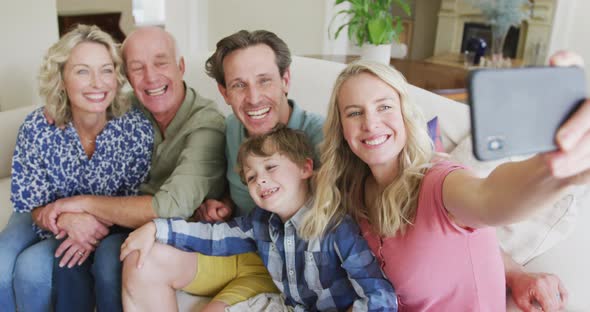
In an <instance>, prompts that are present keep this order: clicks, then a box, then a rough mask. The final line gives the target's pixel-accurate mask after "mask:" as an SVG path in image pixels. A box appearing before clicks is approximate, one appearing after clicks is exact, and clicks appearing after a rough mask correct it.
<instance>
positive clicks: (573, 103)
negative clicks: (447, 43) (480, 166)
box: [467, 67, 586, 160]
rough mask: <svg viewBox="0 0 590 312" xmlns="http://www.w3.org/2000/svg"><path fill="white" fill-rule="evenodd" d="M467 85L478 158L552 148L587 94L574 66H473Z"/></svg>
mask: <svg viewBox="0 0 590 312" xmlns="http://www.w3.org/2000/svg"><path fill="white" fill-rule="evenodd" d="M467 88H468V93H469V104H470V106H471V131H472V139H473V152H474V155H475V157H476V158H477V159H479V160H493V159H498V158H504V157H509V156H514V155H524V154H532V153H539V152H547V151H551V150H555V149H556V148H557V146H556V144H555V134H556V132H557V130H558V129H559V127H560V126H561V125H562V124H563V123H564V122H565V121H566V120H567V119H568V118H569V117H570V116H571V114H572V113H573V112H574V111H575V110H576V109H577V108H578V106H579V105H580V104H581V103H582V102H583V101H584V99H585V98H586V81H585V77H584V71H583V69H581V68H579V67H526V68H510V69H478V70H474V71H472V72H471V73H470V75H469V77H468V83H467Z"/></svg>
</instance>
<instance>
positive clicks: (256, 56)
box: [123, 30, 324, 311]
mask: <svg viewBox="0 0 590 312" xmlns="http://www.w3.org/2000/svg"><path fill="white" fill-rule="evenodd" d="M290 65H291V53H290V51H289V48H288V47H287V45H286V44H285V42H284V41H283V40H281V39H280V38H279V37H278V36H276V35H275V34H274V33H272V32H269V31H265V30H259V31H254V32H248V31H245V30H242V31H239V32H237V33H234V34H232V35H230V36H228V37H225V38H223V39H221V40H220V41H219V42H218V43H217V49H216V51H215V53H214V54H213V55H212V56H211V57H210V58H209V60H208V61H207V64H206V70H207V73H208V74H209V75H210V76H211V77H213V78H215V80H216V81H217V83H218V88H219V91H220V92H221V94H222V96H223V97H224V99H225V101H226V102H227V104H228V105H230V106H231V107H232V110H233V114H232V115H230V116H229V117H228V118H227V119H226V146H225V147H226V158H228V164H227V171H226V175H227V179H228V181H229V182H230V188H229V189H230V196H231V199H230V198H227V199H225V200H223V201H218V200H215V199H209V200H207V201H206V202H205V203H204V204H203V205H201V206H200V208H199V210H198V211H199V212H198V213H197V218H198V219H202V220H207V221H220V220H223V219H225V218H228V217H230V216H231V211H232V210H233V212H234V213H233V215H234V216H244V215H246V214H248V213H249V212H250V211H251V210H252V209H253V208H254V207H255V204H254V202H253V201H252V199H251V198H250V195H249V193H248V188H247V187H246V185H244V184H243V183H242V182H241V181H240V177H239V175H238V174H237V173H236V172H235V171H234V167H235V165H236V162H237V152H238V148H239V146H240V144H241V143H242V141H244V140H245V139H246V138H247V136H249V135H256V134H263V133H267V132H269V131H270V130H271V129H273V128H274V127H275V126H276V125H277V124H278V123H279V122H280V123H284V124H286V125H287V127H289V128H294V129H299V130H303V131H304V132H305V133H306V135H307V136H308V137H310V139H311V143H312V144H313V145H314V146H317V144H318V143H319V142H320V141H321V140H322V138H323V137H322V125H323V121H324V120H323V118H322V117H320V116H318V115H315V114H311V113H308V112H305V111H304V110H302V109H301V108H300V107H299V106H297V105H296V104H295V102H294V101H292V100H289V99H287V94H288V92H289V87H290V83H291V71H290V68H289V66H290ZM315 155H316V157H315V158H316V159H314V160H315V161H316V162H317V161H318V160H317V158H318V157H317V152H316V153H315ZM232 202H235V206H234V204H233V203H232ZM195 255H196V258H197V259H196V260H195V258H194V257H195ZM154 258H155V259H154ZM159 260H162V261H164V260H165V263H166V264H167V265H156V263H160V262H159ZM138 261H139V262H141V263H143V266H144V267H149V269H141V270H139V269H137V268H136V267H135V266H136V264H137V263H138ZM169 267H179V268H187V269H191V271H190V273H188V272H186V271H185V272H184V273H182V274H176V273H177V270H168V268H169ZM192 268H196V271H197V272H195V274H193V273H192V270H193V269H192ZM123 272H124V306H125V309H126V310H129V309H137V310H144V309H146V308H147V307H149V308H150V309H154V308H155V307H159V308H160V309H166V308H169V307H170V306H173V305H174V304H175V302H176V301H175V298H173V296H168V295H167V296H166V297H165V298H166V300H162V297H161V294H162V293H166V294H170V293H173V292H172V290H174V289H184V290H185V291H187V292H189V293H192V294H197V295H205V296H214V298H213V301H212V302H211V303H209V305H208V306H207V307H206V309H207V310H208V311H211V310H218V311H221V310H223V309H224V308H225V307H226V306H229V305H233V304H235V303H237V302H240V301H243V300H246V299H248V298H250V297H253V296H254V295H257V294H259V293H262V292H278V290H277V289H276V287H275V286H274V283H273V282H272V279H271V278H270V275H269V274H268V271H267V270H266V268H265V267H264V264H263V263H262V260H261V259H260V257H259V256H258V255H257V254H256V253H247V254H242V255H237V256H231V257H208V256H205V255H202V254H198V253H197V254H195V253H193V254H191V253H187V252H183V251H180V250H176V249H173V248H171V247H169V246H164V245H161V244H156V245H155V246H154V248H153V250H152V251H151V252H150V256H149V257H145V255H141V256H140V258H139V259H138V258H137V253H133V254H131V255H129V257H128V258H127V259H126V260H125V266H124V271H123ZM191 278H192V280H188V279H191ZM187 280H188V281H187ZM156 293H157V294H159V295H160V297H158V296H150V294H156ZM150 298H154V300H150ZM156 298H158V299H157V300H156ZM152 301H153V302H152ZM155 309H158V308H155Z"/></svg>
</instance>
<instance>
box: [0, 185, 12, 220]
mask: <svg viewBox="0 0 590 312" xmlns="http://www.w3.org/2000/svg"><path fill="white" fill-rule="evenodd" d="M10 214H12V203H11V202H10V178H3V179H0V230H1V229H3V228H4V226H5V225H6V223H8V218H9V217H10Z"/></svg>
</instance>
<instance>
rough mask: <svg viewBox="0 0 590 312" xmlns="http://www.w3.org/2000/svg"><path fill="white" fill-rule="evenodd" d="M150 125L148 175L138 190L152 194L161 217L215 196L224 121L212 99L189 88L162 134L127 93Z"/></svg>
mask: <svg viewBox="0 0 590 312" xmlns="http://www.w3.org/2000/svg"><path fill="white" fill-rule="evenodd" d="M132 101H133V104H134V105H137V106H138V107H141V109H142V111H143V112H144V113H145V114H146V116H147V117H148V119H149V120H150V122H151V123H152V126H153V127H154V135H155V137H154V150H153V153H152V167H151V170H150V173H149V176H148V179H147V181H146V182H145V183H143V184H142V185H141V186H140V188H139V190H140V192H141V193H143V194H150V195H153V199H152V206H153V208H154V211H155V212H156V214H157V215H158V216H159V217H161V218H170V217H182V218H187V217H189V216H191V215H192V214H193V212H194V210H195V209H196V208H197V207H198V206H199V205H200V204H201V203H202V202H203V200H204V199H206V198H220V197H221V196H222V195H223V192H224V189H225V186H226V181H225V167H226V161H225V152H224V146H225V125H224V118H223V115H221V113H219V111H218V110H217V108H216V105H215V102H213V101H212V100H209V99H206V98H203V97H201V96H200V95H199V94H198V93H197V92H196V91H195V90H194V89H192V88H186V95H185V98H184V101H183V103H182V105H181V106H180V108H179V110H178V112H177V113H176V115H175V116H174V119H172V121H171V122H170V125H169V126H168V127H167V128H166V132H165V133H164V135H162V132H161V130H160V127H159V126H158V123H157V122H156V120H155V119H154V117H153V116H152V114H151V113H150V112H149V111H148V110H147V109H146V108H145V107H143V105H141V104H140V102H139V100H138V99H137V98H136V97H135V96H132Z"/></svg>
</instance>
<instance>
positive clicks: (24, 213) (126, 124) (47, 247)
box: [0, 25, 153, 311]
mask: <svg viewBox="0 0 590 312" xmlns="http://www.w3.org/2000/svg"><path fill="white" fill-rule="evenodd" d="M124 83H125V77H124V75H123V71H122V59H121V56H120V52H119V49H118V45H117V44H116V43H115V42H114V41H113V39H112V38H111V37H110V35H108V34H107V33H105V32H103V31H101V30H100V29H99V28H98V27H96V26H86V25H79V26H78V27H77V28H75V29H73V30H72V31H70V32H69V33H67V34H66V35H64V36H63V37H62V38H61V39H60V40H59V41H58V42H57V43H55V44H54V45H53V46H51V47H50V48H49V50H48V52H47V54H46V56H45V58H44V60H43V64H42V66H41V71H40V75H39V85H40V94H41V97H42V98H43V99H44V100H45V104H46V105H45V109H44V108H39V109H36V110H35V111H33V112H32V113H31V114H29V115H28V116H27V118H26V119H25V121H24V123H23V125H22V126H21V128H20V130H19V134H18V137H17V144H16V149H15V152H14V156H13V164H12V180H11V201H12V203H13V206H14V211H15V212H14V213H13V215H12V216H11V219H10V221H9V224H8V225H7V227H6V228H5V229H4V230H3V231H2V233H0V279H1V280H0V303H1V304H2V309H3V311H14V310H18V311H49V310H50V309H51V304H52V295H51V293H52V285H51V281H52V275H53V279H54V285H53V288H54V290H55V293H56V300H55V310H56V311H62V310H71V311H93V310H94V306H95V297H96V298H98V300H97V302H96V307H97V308H98V310H99V311H117V310H121V298H120V289H121V286H120V271H121V266H120V263H119V261H118V252H119V246H120V244H121V243H122V242H123V241H124V240H125V238H126V236H127V233H128V230H127V229H122V228H118V227H116V226H112V224H109V223H107V222H105V221H103V220H101V219H99V218H97V217H94V216H92V215H90V214H87V213H63V214H61V215H60V216H59V218H58V222H57V229H54V230H53V232H54V233H51V232H50V231H49V230H50V220H49V218H48V215H49V214H50V211H51V210H52V209H53V208H52V205H53V203H54V202H55V201H57V200H59V199H61V198H67V197H72V196H80V195H85V194H92V195H105V196H128V195H134V194H137V192H138V187H139V184H140V183H141V182H142V181H143V180H144V179H145V177H146V176H147V173H148V170H149V167H150V160H151V149H152V145H153V129H152V127H151V125H150V123H149V121H148V120H147V118H146V117H145V116H144V115H143V114H142V113H141V112H140V111H139V110H138V109H136V108H131V107H130V104H129V103H128V102H127V101H125V95H124V94H123V93H122V87H123V85H124ZM44 110H45V112H46V113H47V114H48V115H49V116H48V117H50V118H51V119H53V120H54V121H55V123H54V124H49V123H48V122H47V120H46V118H45V116H44ZM54 255H55V257H56V258H60V259H56V260H55V268H54V269H53V270H52V268H53V267H54ZM52 271H53V272H52ZM94 292H96V296H95V294H94Z"/></svg>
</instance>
